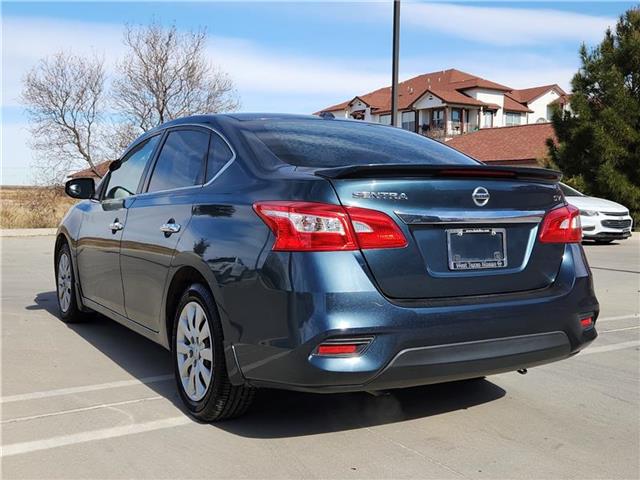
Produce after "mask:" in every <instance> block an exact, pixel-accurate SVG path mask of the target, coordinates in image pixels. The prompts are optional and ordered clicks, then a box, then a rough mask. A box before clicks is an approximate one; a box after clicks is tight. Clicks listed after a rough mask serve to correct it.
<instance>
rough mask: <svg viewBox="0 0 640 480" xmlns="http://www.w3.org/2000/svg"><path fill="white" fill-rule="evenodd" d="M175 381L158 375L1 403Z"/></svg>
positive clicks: (22, 396) (20, 396)
mask: <svg viewBox="0 0 640 480" xmlns="http://www.w3.org/2000/svg"><path fill="white" fill-rule="evenodd" d="M171 379H173V375H158V376H155V377H144V378H139V379H135V380H120V381H117V382H109V383H98V384H95V385H82V386H80V387H69V388H59V389H57V390H45V391H42V392H32V393H21V394H18V395H9V396H6V397H1V398H0V403H9V402H20V401H24V400H37V399H40V398H49V397H58V396H60V395H71V394H74V393H83V392H94V391H96V390H108V389H110V388H122V387H131V386H134V385H147V384H149V383H158V382H166V381H168V380H171Z"/></svg>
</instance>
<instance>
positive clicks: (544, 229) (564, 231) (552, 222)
mask: <svg viewBox="0 0 640 480" xmlns="http://www.w3.org/2000/svg"><path fill="white" fill-rule="evenodd" d="M539 239H540V241H541V242H542V243H579V242H581V241H582V226H581V224H580V210H578V209H577V208H576V207H574V206H572V205H565V206H562V207H559V208H555V209H553V210H550V211H549V212H547V214H546V215H545V216H544V219H543V220H542V224H541V225H540V235H539Z"/></svg>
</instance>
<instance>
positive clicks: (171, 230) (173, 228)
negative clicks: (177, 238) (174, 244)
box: [160, 223, 180, 237]
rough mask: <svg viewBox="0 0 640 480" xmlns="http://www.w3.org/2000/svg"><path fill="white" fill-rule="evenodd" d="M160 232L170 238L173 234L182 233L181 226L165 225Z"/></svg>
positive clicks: (175, 224)
mask: <svg viewBox="0 0 640 480" xmlns="http://www.w3.org/2000/svg"><path fill="white" fill-rule="evenodd" d="M160 231H161V232H162V233H164V234H165V235H166V236H167V237H168V236H169V235H171V234H172V233H178V232H179V231H180V224H178V223H165V224H163V225H162V226H161V227H160Z"/></svg>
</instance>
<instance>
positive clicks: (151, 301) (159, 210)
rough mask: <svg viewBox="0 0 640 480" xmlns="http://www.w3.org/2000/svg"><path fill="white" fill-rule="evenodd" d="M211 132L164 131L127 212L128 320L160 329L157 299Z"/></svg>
mask: <svg viewBox="0 0 640 480" xmlns="http://www.w3.org/2000/svg"><path fill="white" fill-rule="evenodd" d="M209 138H210V133H209V131H208V130H207V129H205V128H199V127H178V128H174V129H171V130H169V131H168V132H167V134H166V136H165V139H164V142H163V144H162V146H161V148H160V152H159V154H158V155H157V157H156V161H155V165H154V166H153V168H152V169H150V171H149V174H148V175H147V176H148V179H147V181H146V182H145V183H146V189H145V190H146V191H145V192H144V193H142V194H141V195H138V196H137V197H136V199H135V201H134V202H133V203H132V204H131V205H130V206H129V208H128V216H127V225H126V227H125V229H124V234H123V237H122V248H121V255H120V266H121V270H122V284H123V286H124V297H125V309H126V315H127V317H128V318H129V319H131V320H133V321H135V322H136V323H139V324H141V325H144V326H145V327H147V328H149V329H151V330H153V331H158V330H159V321H160V318H161V313H162V309H163V304H162V297H163V293H164V287H165V282H166V281H167V274H168V270H169V266H170V265H171V260H172V258H173V255H174V251H175V248H176V245H177V243H178V240H179V239H180V236H181V235H182V233H183V232H184V230H185V229H186V228H187V224H188V223H189V220H190V219H191V207H192V204H193V198H194V196H195V195H196V194H197V192H198V191H199V190H200V189H201V188H202V184H203V183H204V178H205V167H206V160H207V152H208V146H209Z"/></svg>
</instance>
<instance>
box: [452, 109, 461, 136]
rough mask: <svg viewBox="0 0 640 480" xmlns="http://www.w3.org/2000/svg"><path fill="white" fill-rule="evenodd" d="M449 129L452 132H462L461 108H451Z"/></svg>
mask: <svg viewBox="0 0 640 480" xmlns="http://www.w3.org/2000/svg"><path fill="white" fill-rule="evenodd" d="M451 131H452V132H453V133H462V109H461V108H452V109H451Z"/></svg>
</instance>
